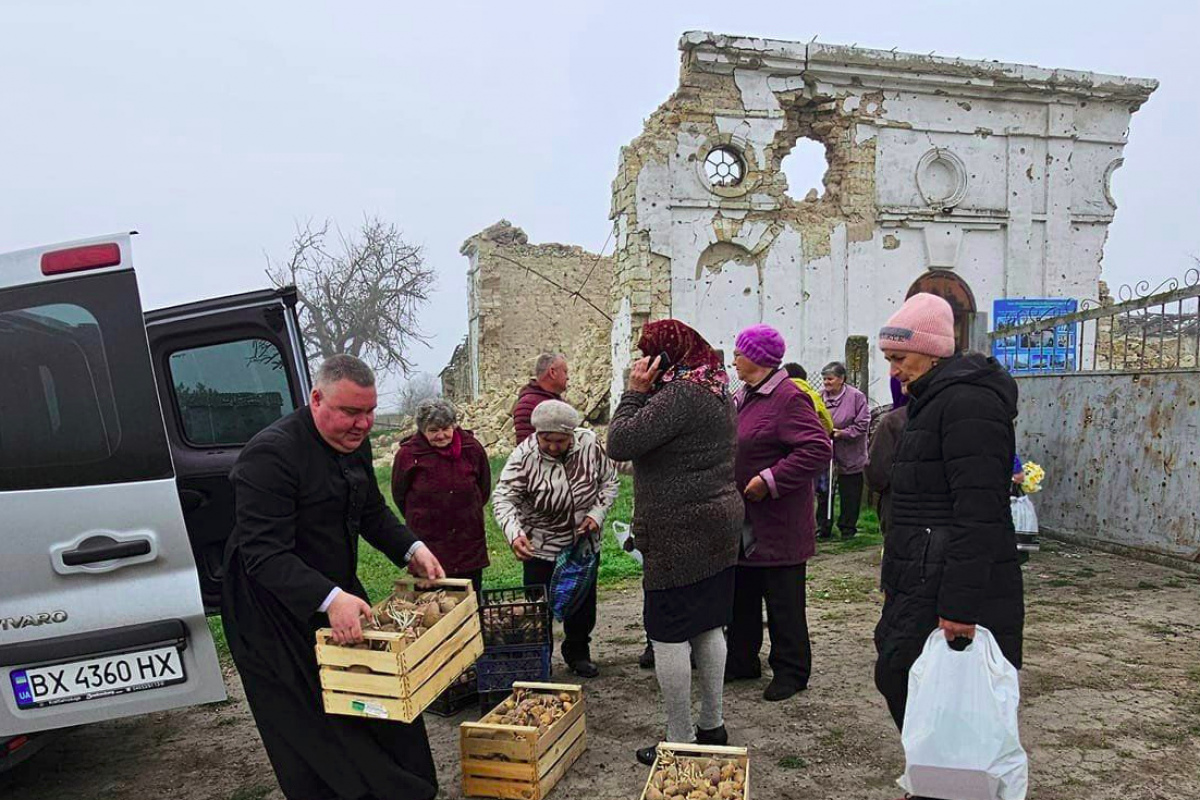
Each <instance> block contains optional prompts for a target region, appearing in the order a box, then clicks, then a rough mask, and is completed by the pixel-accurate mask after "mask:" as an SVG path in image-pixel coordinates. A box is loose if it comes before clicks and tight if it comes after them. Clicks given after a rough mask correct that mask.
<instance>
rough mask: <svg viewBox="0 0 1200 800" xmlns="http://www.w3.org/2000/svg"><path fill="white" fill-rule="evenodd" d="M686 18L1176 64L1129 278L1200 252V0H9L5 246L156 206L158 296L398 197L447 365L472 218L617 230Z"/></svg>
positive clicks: (243, 282)
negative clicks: (621, 192) (630, 165)
mask: <svg viewBox="0 0 1200 800" xmlns="http://www.w3.org/2000/svg"><path fill="white" fill-rule="evenodd" d="M668 6H674V7H677V8H678V9H679V10H671V9H669V8H668ZM686 30H711V31H718V32H723V33H737V34H747V35H755V36H763V37H768V38H776V39H791V40H797V41H807V40H809V39H811V38H812V37H813V36H814V35H816V36H819V38H820V40H821V41H824V42H828V43H836V44H854V43H857V44H859V45H861V46H864V47H878V48H883V49H890V48H892V47H898V48H899V49H901V50H906V51H910V52H916V53H928V52H930V51H936V52H937V53H938V54H941V55H947V56H962V57H964V58H980V59H989V60H990V59H996V60H1001V61H1012V62H1018V63H1027V64H1036V65H1039V66H1043V67H1063V68H1071V69H1082V70H1089V71H1095V72H1107V73H1116V74H1120V75H1129V76H1136V77H1150V78H1157V79H1158V80H1159V81H1160V82H1161V86H1160V88H1159V90H1158V91H1157V92H1156V93H1155V94H1154V96H1153V97H1152V98H1151V100H1150V101H1149V102H1148V103H1147V104H1146V105H1145V106H1144V107H1143V108H1142V109H1141V111H1139V112H1138V113H1137V114H1135V115H1134V117H1133V123H1132V129H1131V135H1130V143H1129V145H1128V147H1127V148H1126V150H1125V165H1124V167H1122V168H1121V169H1120V170H1118V172H1117V173H1116V175H1115V177H1114V195H1115V196H1116V200H1117V202H1118V204H1119V206H1120V208H1119V210H1118V211H1117V216H1116V222H1115V223H1114V224H1113V225H1112V226H1111V228H1110V233H1109V239H1108V245H1107V248H1106V250H1105V257H1104V271H1105V277H1106V278H1108V279H1109V280H1110V281H1111V282H1114V283H1121V282H1130V281H1133V280H1136V279H1139V278H1142V277H1145V278H1149V279H1151V280H1154V281H1157V280H1158V279H1162V278H1166V277H1169V276H1172V275H1182V274H1183V273H1184V272H1185V271H1186V270H1187V268H1188V267H1189V266H1191V262H1190V260H1189V257H1190V256H1191V255H1192V254H1200V225H1198V223H1200V147H1198V146H1197V144H1196V142H1197V134H1198V132H1200V97H1198V96H1197V89H1196V86H1197V80H1196V75H1195V60H1194V49H1195V35H1196V32H1197V31H1200V3H1197V2H1195V0H1186V1H1185V0H1176V2H1142V3H1138V4H1136V5H1135V4H1132V3H1129V2H1113V1H1112V0H1091V2H1059V0H1052V2H1046V0H1039V1H1038V2H1012V1H1011V0H1010V1H1008V2H965V1H964V0H955V1H954V2H949V1H948V2H919V1H917V0H909V2H905V3H898V2H895V0H888V1H887V2H866V0H858V1H857V2H854V3H798V2H795V0H790V1H789V2H755V3H743V2H731V1H730V0H726V1H725V2H708V1H707V0H690V1H689V2H688V3H686V4H684V3H670V4H669V3H653V2H646V0H640V1H639V2H622V3H616V2H611V3H602V2H581V3H567V2H562V1H561V0H559V2H549V3H521V2H508V3H498V2H487V3H477V4H475V3H456V2H450V1H449V0H447V1H445V2H436V3H415V2H404V1H403V0H399V1H397V0H392V2H381V1H380V0H354V2H345V1H343V2H332V1H331V2H311V1H308V0H287V2H284V1H283V0H253V1H252V2H238V3H227V2H208V3H188V4H184V3H176V2H162V0H158V1H157V2H149V1H148V0H147V2H123V1H122V0H104V2H98V1H92V2H83V1H81V2H65V1H64V0H0V98H2V99H3V104H2V105H0V108H3V112H2V113H0V251H7V250H14V249H18V248H22V247H27V246H32V245H36V244H45V243H50V242H57V241H63V240H69V239H75V238H81V237H85V236H92V235H98V234H104V233H109V232H113V231H121V230H134V229H136V230H138V231H140V232H141V235H140V236H139V237H138V238H137V239H136V240H135V261H136V265H137V269H138V272H139V275H140V283H141V287H142V293H143V301H144V303H145V305H146V306H147V307H156V306H162V305H169V304H172V303H177V302H184V301H188V300H194V299H199V298H202V297H210V296H216V295H221V294H228V293H232V292H237V291H244V290H249V289H255V288H261V287H263V286H264V285H266V278H265V276H264V275H263V266H264V253H270V254H272V255H274V256H280V255H282V254H284V252H285V251H286V248H287V245H288V241H289V239H290V237H291V235H292V233H293V231H294V228H295V224H296V221H297V220H305V219H308V218H315V219H318V220H319V219H323V218H326V217H328V218H330V219H333V220H335V221H337V222H340V223H341V225H342V226H343V227H352V226H354V225H355V223H356V222H357V221H359V220H361V218H362V216H363V214H364V213H365V214H377V215H379V216H381V217H383V218H385V219H388V220H391V221H394V222H396V223H397V224H398V225H399V226H400V227H401V228H402V229H403V230H404V232H405V234H406V236H407V238H409V239H410V240H411V241H414V242H417V243H420V244H423V245H424V246H425V248H426V249H425V253H426V257H427V259H428V261H429V263H430V264H431V265H432V266H433V267H434V268H436V270H437V272H438V276H439V277H438V288H437V293H436V295H435V296H434V298H433V301H432V302H431V303H430V305H429V306H428V308H427V309H426V311H425V313H424V315H423V325H424V329H425V331H426V333H427V334H428V335H429V336H430V344H431V346H430V347H429V348H428V349H424V348H422V349H420V351H419V352H417V353H415V361H416V363H417V365H418V367H419V368H420V369H422V370H427V371H430V372H437V371H439V370H440V369H441V368H442V366H444V364H445V362H446V360H447V359H448V358H449V356H450V353H451V352H452V351H453V349H454V347H455V345H456V344H457V343H458V342H459V341H460V340H461V338H462V336H463V335H464V333H465V332H466V313H467V312H466V299H465V294H464V292H465V286H466V277H465V271H466V266H467V264H466V259H464V258H463V257H462V256H460V255H459V254H458V248H459V246H460V244H461V243H462V241H463V240H464V239H466V238H467V237H468V236H470V235H471V234H473V233H475V232H476V231H478V230H480V229H482V228H483V227H485V226H487V225H489V224H491V223H493V222H495V221H496V220H498V219H500V218H501V217H504V218H507V219H510V220H512V222H513V223H515V224H517V225H520V226H521V227H523V228H524V229H525V231H526V232H527V233H528V234H529V237H530V240H531V241H533V242H552V241H557V242H566V243H571V244H579V245H582V246H584V247H586V248H588V249H591V250H593V251H595V250H598V249H600V248H601V247H602V246H603V245H604V244H605V241H606V239H607V238H608V233H609V230H610V227H609V222H608V211H609V199H610V197H609V187H610V182H611V181H612V178H613V174H614V171H615V169H616V165H617V154H618V149H619V148H620V147H621V145H623V144H626V143H628V142H629V140H631V139H632V138H633V137H635V136H636V135H638V133H640V132H641V128H642V122H643V120H644V119H645V118H646V117H647V116H648V115H649V114H650V113H651V112H652V111H653V110H654V109H655V108H656V107H657V106H658V105H659V104H660V103H661V102H662V101H663V100H665V99H666V98H667V97H668V95H669V94H670V93H671V91H672V90H673V89H674V88H675V86H676V83H677V79H678V71H679V51H678V49H677V43H678V39H679V36H680V34H681V33H683V32H684V31H686ZM608 249H609V251H611V249H612V245H611V243H609V247H608Z"/></svg>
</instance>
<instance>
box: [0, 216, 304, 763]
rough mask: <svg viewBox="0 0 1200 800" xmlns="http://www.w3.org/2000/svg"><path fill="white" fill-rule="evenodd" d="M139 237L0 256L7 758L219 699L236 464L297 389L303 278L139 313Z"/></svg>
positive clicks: (0, 726) (2, 672)
mask: <svg viewBox="0 0 1200 800" xmlns="http://www.w3.org/2000/svg"><path fill="white" fill-rule="evenodd" d="M130 243H131V237H130V235H126V234H122V235H117V236H107V237H103V238H99V239H92V240H87V241H80V242H72V243H69V244H63V245H55V246H51V247H41V248H34V249H30V250H23V251H20V252H16V253H9V254H3V255H0V386H2V390H0V771H2V770H4V769H5V768H6V767H7V766H11V765H12V764H14V763H16V762H17V761H18V760H21V759H23V758H25V757H27V756H28V755H30V754H32V753H33V752H34V751H35V750H36V749H38V745H39V744H41V743H44V742H45V741H46V736H45V733H46V732H49V731H54V730H58V729H62V728H66V727H71V726H76V725H82V724H87V723H92V722H99V721H102V720H108V719H114V718H118V717H128V716H132V715H136V714H144V713H147V712H152V711H162V710H165V709H170V708H177V707H180V706H186V705H192V704H196V703H207V702H213V701H218V700H222V699H224V697H225V688H224V683H223V681H222V677H221V670H220V666H219V663H218V659H217V653H216V650H215V648H214V646H213V640H212V637H211V635H210V633H209V629H208V626H207V623H206V620H205V608H206V607H207V608H209V609H210V610H215V608H216V606H217V605H218V603H219V598H220V578H221V557H222V553H223V551H224V546H225V540H226V539H227V538H228V536H229V533H230V531H231V529H232V526H233V492H232V487H231V486H230V484H229V480H228V475H229V469H230V467H231V466H232V465H233V462H234V461H235V460H236V458H237V455H238V453H239V451H240V448H241V446H242V445H244V444H245V443H246V442H247V441H249V439H250V437H251V436H253V435H254V434H255V433H257V432H258V431H259V430H261V429H262V428H263V427H265V426H266V425H268V424H270V423H271V422H272V421H274V420H275V419H278V418H279V417H280V416H283V415H284V414H287V413H289V412H290V411H292V410H293V409H295V408H296V407H298V406H299V405H301V404H303V403H304V402H306V398H307V395H308V389H309V378H308V369H307V364H306V363H305V361H304V355H303V347H302V346H301V344H300V339H299V333H298V325H297V322H296V312H295V303H296V295H295V291H294V290H291V289H284V290H270V291H262V292H252V293H248V294H243V295H237V296H232V297H226V298H220V299H218V300H209V301H203V302H199V303H193V304H189V305H184V306H176V307H174V308H168V309H162V310H160V311H155V312H150V313H149V314H143V312H142V307H141V300H140V297H139V295H138V288H137V280H136V277H135V275H134V271H133V266H132V261H131V247H130Z"/></svg>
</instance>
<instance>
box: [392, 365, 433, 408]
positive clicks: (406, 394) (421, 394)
mask: <svg viewBox="0 0 1200 800" xmlns="http://www.w3.org/2000/svg"><path fill="white" fill-rule="evenodd" d="M439 394H441V387H440V386H438V379H437V378H436V377H435V376H433V375H430V374H429V373H428V372H418V373H417V374H415V375H413V376H411V377H410V378H409V379H408V380H406V381H405V382H404V384H403V385H402V386H401V387H400V391H399V392H397V393H396V411H397V412H398V413H399V414H400V415H401V416H404V417H412V416H415V415H416V413H417V406H419V405H421V401H422V400H429V399H430V398H433V397H437V396H438V395H439Z"/></svg>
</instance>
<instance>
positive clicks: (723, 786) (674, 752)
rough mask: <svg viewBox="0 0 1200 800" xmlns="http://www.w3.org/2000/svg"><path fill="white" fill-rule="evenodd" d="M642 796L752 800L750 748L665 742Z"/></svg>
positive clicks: (653, 798) (669, 799)
mask: <svg viewBox="0 0 1200 800" xmlns="http://www.w3.org/2000/svg"><path fill="white" fill-rule="evenodd" d="M642 800H750V757H749V755H747V753H746V748H744V747H709V746H706V745H699V744H675V743H673V742H663V743H661V744H660V745H659V746H658V758H656V759H655V761H654V766H653V767H652V768H651V770H650V777H649V778H647V779H646V788H645V789H643V790H642Z"/></svg>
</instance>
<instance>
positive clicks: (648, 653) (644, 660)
mask: <svg viewBox="0 0 1200 800" xmlns="http://www.w3.org/2000/svg"><path fill="white" fill-rule="evenodd" d="M638 666H639V667H641V668H642V669H654V645H652V644H650V643H649V642H646V649H645V650H643V651H642V655H641V657H640V658H639V659H638Z"/></svg>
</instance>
